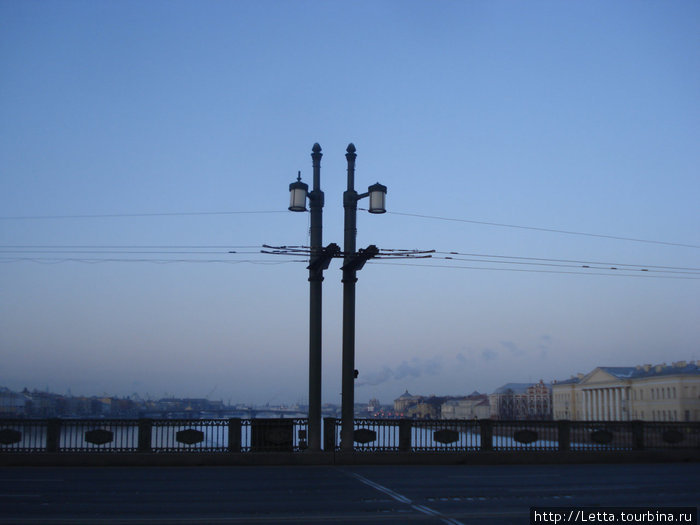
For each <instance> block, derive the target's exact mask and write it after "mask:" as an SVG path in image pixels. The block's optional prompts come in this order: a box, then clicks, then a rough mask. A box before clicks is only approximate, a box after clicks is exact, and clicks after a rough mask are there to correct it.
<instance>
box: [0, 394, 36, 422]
mask: <svg viewBox="0 0 700 525" xmlns="http://www.w3.org/2000/svg"><path fill="white" fill-rule="evenodd" d="M28 404H29V397H28V396H27V395H26V394H24V393H18V392H13V391H12V390H10V389H9V388H5V387H0V417H20V416H25V415H26V414H27V413H28V411H29V410H28Z"/></svg>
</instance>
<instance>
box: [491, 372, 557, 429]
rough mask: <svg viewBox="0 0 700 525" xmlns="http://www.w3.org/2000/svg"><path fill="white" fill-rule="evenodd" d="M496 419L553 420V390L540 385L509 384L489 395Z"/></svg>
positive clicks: (493, 416)
mask: <svg viewBox="0 0 700 525" xmlns="http://www.w3.org/2000/svg"><path fill="white" fill-rule="evenodd" d="M489 405H490V409H491V417H492V418H495V419H511V420H512V419H515V420H525V419H537V420H546V419H552V390H551V389H550V388H549V387H548V386H547V385H545V384H544V382H543V381H542V380H540V382H539V383H507V384H505V385H503V386H502V387H500V388H498V389H496V391H495V392H493V393H492V394H489Z"/></svg>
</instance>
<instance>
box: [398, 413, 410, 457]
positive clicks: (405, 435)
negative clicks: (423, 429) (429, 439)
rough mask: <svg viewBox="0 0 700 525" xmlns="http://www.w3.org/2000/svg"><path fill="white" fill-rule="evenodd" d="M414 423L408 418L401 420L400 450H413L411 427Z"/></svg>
mask: <svg viewBox="0 0 700 525" xmlns="http://www.w3.org/2000/svg"><path fill="white" fill-rule="evenodd" d="M412 426H413V423H412V422H411V421H410V420H408V419H402V420H400V421H399V452H411V427H412Z"/></svg>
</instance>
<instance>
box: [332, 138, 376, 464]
mask: <svg viewBox="0 0 700 525" xmlns="http://www.w3.org/2000/svg"><path fill="white" fill-rule="evenodd" d="M346 151H347V153H346V155H345V158H346V159H347V162H348V185H347V190H346V191H345V192H344V193H343V207H344V208H345V238H344V244H343V252H344V260H343V268H342V270H343V357H342V401H341V403H342V404H341V419H342V428H341V430H340V448H341V450H343V451H352V450H353V443H354V438H353V435H354V427H355V283H356V282H357V270H359V269H361V268H362V265H363V264H364V261H366V260H367V258H369V257H372V256H373V255H375V254H376V252H377V248H376V246H370V247H369V248H368V249H367V250H366V255H365V257H364V258H363V257H358V255H359V254H358V253H357V250H356V238H357V201H359V200H360V199H363V198H364V197H369V202H370V205H369V212H370V213H384V212H385V211H386V208H385V202H386V190H387V189H386V186H382V185H381V184H379V183H377V184H374V185H372V186H370V187H369V191H368V192H367V193H363V194H362V195H359V194H358V193H357V192H356V191H355V159H356V158H357V154H356V153H355V151H356V149H355V145H354V144H352V143H351V144H349V145H348V147H347V150H346Z"/></svg>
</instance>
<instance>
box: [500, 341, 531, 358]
mask: <svg viewBox="0 0 700 525" xmlns="http://www.w3.org/2000/svg"><path fill="white" fill-rule="evenodd" d="M501 345H503V346H504V347H505V348H506V349H508V350H509V351H510V353H511V354H513V355H523V354H524V353H525V350H523V349H522V348H519V347H518V345H516V344H515V343H514V342H513V341H501Z"/></svg>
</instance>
